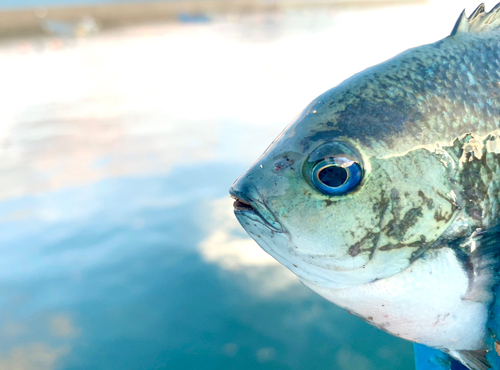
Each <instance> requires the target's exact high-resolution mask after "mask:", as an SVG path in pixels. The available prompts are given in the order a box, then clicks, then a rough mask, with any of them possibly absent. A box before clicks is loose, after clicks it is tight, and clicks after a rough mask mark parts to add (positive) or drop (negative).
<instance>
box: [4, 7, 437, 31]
mask: <svg viewBox="0 0 500 370" xmlns="http://www.w3.org/2000/svg"><path fill="white" fill-rule="evenodd" d="M425 2H427V1H426V0H187V1H152V2H142V3H133V2H131V3H110V4H98V5H97V4H96V5H85V6H54V7H39V8H34V9H26V8H24V9H12V10H3V11H0V38H8V37H9V38H10V37H16V36H17V37H19V36H21V37H22V36H33V35H39V34H51V33H52V32H51V29H50V27H47V24H48V23H47V22H58V23H60V24H68V25H78V24H79V23H81V22H82V20H84V22H87V23H88V21H89V20H92V22H94V23H95V24H96V25H98V27H99V29H107V28H114V27H121V26H126V25H133V24H141V23H151V22H197V21H209V20H210V16H213V15H219V14H220V15H224V14H227V15H241V14H248V13H258V12H279V11H284V10H287V9H300V8H306V7H307V8H311V7H350V6H357V7H359V6H375V7H380V6H387V5H396V4H397V5H403V4H415V3H425ZM76 35H77V36H78V33H76Z"/></svg>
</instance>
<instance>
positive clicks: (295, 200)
mask: <svg viewBox="0 0 500 370" xmlns="http://www.w3.org/2000/svg"><path fill="white" fill-rule="evenodd" d="M230 195H231V196H232V197H233V198H234V205H233V206H234V213H235V215H236V218H237V219H238V221H239V223H240V224H241V226H242V227H243V228H244V229H245V230H246V232H247V233H248V234H249V235H250V237H251V238H252V239H254V240H255V241H256V242H257V244H258V245H259V246H260V247H261V248H263V249H264V250H265V251H266V252H267V253H269V254H270V255H271V256H272V257H274V258H275V259H276V260H277V261H278V262H280V263H281V264H282V265H284V266H285V267H286V268H288V269H289V270H290V271H292V272H293V273H294V274H295V275H296V276H297V277H298V278H299V280H300V281H301V282H302V283H303V284H305V285H306V286H307V287H309V288H310V289H312V290H313V291H314V292H316V293H318V294H319V295H321V296H323V297H324V298H326V299H327V300H329V301H331V302H332V303H334V304H335V305H337V306H339V307H342V308H344V309H346V310H348V311H349V312H350V313H352V314H354V315H357V316H358V317H360V318H361V319H363V320H365V321H366V322H368V323H370V324H372V325H374V326H375V327H377V328H380V329H381V330H384V331H386V332H388V333H391V334H393V335H395V336H397V337H400V338H403V339H406V340H408V341H411V342H414V343H416V344H418V345H423V346H427V347H430V348H433V349H436V350H439V351H441V352H439V353H443V354H446V355H447V356H451V359H453V361H459V362H460V363H462V364H463V365H464V366H466V367H467V368H468V369H471V370H485V369H488V368H490V367H492V366H493V367H494V368H500V367H497V366H500V365H495V364H498V353H497V351H500V342H498V341H496V339H495V338H496V330H497V329H496V326H495V325H496V324H495V323H496V321H495V320H494V318H493V315H492V313H493V312H494V311H495V310H496V307H498V306H499V305H500V303H497V302H496V301H495V294H494V290H495V289H496V287H497V286H498V283H499V280H500V279H499V273H498V270H499V265H500V218H499V216H500V196H499V195H500V4H498V5H496V6H495V7H494V8H493V9H491V10H490V11H489V12H486V11H485V7H484V4H481V5H480V6H479V7H478V8H477V9H476V10H475V11H474V12H473V13H472V14H471V15H470V16H467V15H466V13H465V11H464V12H462V14H461V15H460V17H459V18H458V21H457V22H456V24H455V26H454V27H453V29H452V32H451V34H450V35H449V36H448V37H446V38H444V39H442V40H440V41H437V42H435V43H433V44H429V45H423V46H419V47H416V48H413V49H409V50H407V51H405V52H403V53H401V54H399V55H397V56H395V57H394V58H392V59H389V60H388V61H386V62H383V63H381V64H379V65H376V66H373V67H370V68H368V69H366V70H364V71H362V72H360V73H358V74H355V75H354V76H352V77H351V78H349V79H347V80H345V81H344V82H342V83H341V84H339V85H338V86H336V87H334V88H332V89H330V90H328V91H326V92H325V93H323V94H322V95H320V96H319V97H317V98H316V99H314V100H313V101H312V102H311V103H310V104H309V105H308V106H307V107H306V108H305V109H304V110H303V111H302V112H301V113H300V114H299V115H298V116H297V117H296V118H295V119H294V120H293V121H292V122H291V123H290V124H289V125H288V126H287V127H286V128H285V129H284V131H283V132H282V133H281V134H280V135H279V136H278V137H277V138H276V139H275V140H274V141H273V142H272V143H271V145H270V146H269V147H268V148H267V150H266V151H265V152H264V153H263V154H262V156H261V157H259V158H258V159H257V161H256V162H255V163H254V164H253V165H252V166H251V167H250V168H249V169H248V170H247V171H246V172H245V173H243V174H242V175H241V176H240V177H239V178H238V179H237V180H236V181H235V182H234V184H233V185H232V187H231V189H230ZM499 312H500V310H499Z"/></svg>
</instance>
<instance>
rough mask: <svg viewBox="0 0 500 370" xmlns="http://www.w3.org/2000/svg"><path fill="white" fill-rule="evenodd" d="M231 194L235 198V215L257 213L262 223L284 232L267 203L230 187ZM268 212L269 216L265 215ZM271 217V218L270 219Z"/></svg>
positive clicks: (278, 231) (276, 230)
mask: <svg viewBox="0 0 500 370" xmlns="http://www.w3.org/2000/svg"><path fill="white" fill-rule="evenodd" d="M229 195H230V196H231V198H233V199H234V203H233V207H234V213H235V215H237V216H238V215H242V216H250V215H255V216H257V217H258V218H259V219H261V220H262V224H263V225H265V226H266V227H268V228H269V229H271V230H272V231H274V232H277V233H283V232H284V229H283V226H282V225H281V223H280V222H279V221H278V220H277V219H276V217H275V216H274V214H273V213H272V212H271V211H270V210H269V208H267V207H266V205H265V204H264V203H263V202H262V201H259V200H257V199H253V198H251V197H250V196H248V194H246V193H243V192H241V191H238V190H235V189H233V188H231V189H229ZM264 214H267V217H265V216H264ZM270 218H271V219H270Z"/></svg>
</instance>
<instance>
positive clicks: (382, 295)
mask: <svg viewBox="0 0 500 370" xmlns="http://www.w3.org/2000/svg"><path fill="white" fill-rule="evenodd" d="M304 283H305V284H306V285H307V286H309V287H310V288H311V289H312V290H314V291H315V292H317V293H318V294H320V295H321V296H323V297H325V298H326V299H328V300H329V301H331V302H333V303H335V304H336V305H338V306H340V307H343V308H345V309H347V310H349V311H350V312H352V313H354V314H356V315H358V316H361V317H363V318H364V319H365V320H366V321H368V322H370V323H371V324H373V325H375V326H378V327H380V328H381V329H383V330H385V331H387V332H389V333H392V334H394V335H396V336H398V337H401V338H405V339H407V340H411V341H413V342H418V343H422V344H425V345H427V346H430V347H435V348H447V349H451V350H476V349H482V348H483V347H484V341H483V340H484V338H485V335H486V323H487V315H488V306H489V303H490V302H474V301H472V300H469V299H468V298H466V299H464V297H470V296H471V294H470V292H468V288H469V279H468V277H467V274H466V272H465V270H464V268H463V267H462V265H461V263H460V262H459V261H458V260H457V258H456V256H455V253H454V252H453V251H452V250H451V249H448V248H443V249H438V250H433V251H430V252H429V253H427V254H426V256H425V257H423V258H420V259H419V260H417V261H415V262H414V263H413V264H412V265H411V266H410V267H408V268H407V269H406V270H403V271H402V272H400V273H398V274H396V275H393V276H391V277H389V278H385V279H382V280H378V281H376V282H373V283H368V284H362V285H357V286H354V287H349V288H344V289H330V288H323V287H321V286H319V285H316V284H314V283H311V282H308V281H304Z"/></svg>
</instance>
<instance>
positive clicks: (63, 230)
mask: <svg viewBox="0 0 500 370" xmlns="http://www.w3.org/2000/svg"><path fill="white" fill-rule="evenodd" d="M25 3H26V4H27V2H25ZM19 4H20V3H19V2H17V1H16V5H19ZM3 5H5V2H4V3H3ZM287 17H291V18H287ZM301 17H302V15H301V14H299V15H293V14H292V15H291V16H286V15H279V16H276V17H274V16H273V17H270V16H268V15H266V16H262V17H261V16H259V17H257V18H255V19H254V18H250V19H243V20H242V21H239V20H235V21H234V22H233V21H232V22H233V23H231V22H229V21H224V22H222V23H220V24H218V23H216V22H214V23H208V24H182V25H157V26H151V27H149V26H144V27H143V28H133V29H130V30H127V29H124V30H122V31H113V32H111V33H106V32H103V33H101V34H97V35H94V36H92V37H89V38H87V39H74V40H73V39H67V40H66V39H65V40H59V39H57V38H51V37H47V38H41V37H37V38H35V39H33V40H29V39H27V40H13V41H12V42H11V43H6V44H3V46H0V64H1V65H3V66H4V68H3V70H2V71H0V79H1V80H2V83H3V84H4V85H6V86H7V87H4V89H2V91H0V94H1V93H2V92H3V95H2V99H1V100H2V102H3V103H2V104H3V105H2V108H1V109H0V156H1V158H2V161H0V369H23V370H84V369H85V370H87V369H88V370H115V369H116V370H128V369H130V370H150V369H169V370H170V369H171V370H177V369H179V370H191V369H193V370H205V369H207V370H208V369H214V370H232V369H248V370H260V369H269V370H271V369H272V370H285V369H286V370H295V369H297V370H298V369H300V370H327V369H328V370H331V369H336V370H384V369H398V370H412V369H414V360H413V349H412V345H411V344H410V343H408V342H406V341H404V340H402V339H399V338H395V337H393V336H390V335H388V334H386V333H384V332H382V331H380V330H378V329H376V328H374V327H372V326H370V325H368V324H366V323H365V322H363V321H362V320H360V319H359V318H357V317H355V316H353V315H350V314H349V313H347V312H346V311H344V310H342V309H340V308H338V307H336V306H334V305H333V304H331V303H329V302H328V301H326V300H325V299H323V298H321V297H319V296H318V295H316V294H315V293H313V292H312V291H310V290H309V289H308V288H306V287H305V286H303V285H302V284H300V283H299V282H298V280H297V279H296V278H295V276H293V275H292V274H291V273H290V272H289V271H288V270H286V268H284V267H283V266H281V265H279V264H277V263H273V261H272V260H271V259H265V258H264V257H266V255H265V254H264V253H263V252H261V250H260V248H259V246H258V245H257V244H255V243H254V242H253V241H252V240H251V239H250V238H249V237H248V236H247V235H246V233H245V232H244V231H243V230H242V229H241V227H240V226H239V225H238V223H237V221H236V219H235V218H234V215H233V214H232V201H231V199H230V198H229V196H228V189H229V187H230V186H231V184H232V183H233V181H234V180H235V179H236V178H237V177H238V176H239V175H240V174H241V173H243V172H244V171H245V170H246V168H248V166H249V165H250V164H251V163H252V161H253V160H255V159H257V158H258V156H259V155H260V153H262V152H263V151H264V150H265V148H266V147H267V145H269V143H271V141H272V140H273V138H274V137H276V136H277V135H278V134H279V132H280V131H281V130H282V129H283V128H284V127H285V126H286V124H287V122H288V121H289V120H291V119H292V118H293V115H295V114H297V113H298V112H300V109H302V108H303V106H304V105H306V104H307V101H308V99H312V98H313V97H314V96H315V95H314V94H317V93H319V92H321V88H318V87H313V88H311V87H308V86H309V83H310V82H311V77H310V67H307V66H309V65H311V63H312V62H311V61H310V60H306V61H304V64H303V65H302V66H298V67H297V66H292V67H291V69H290V71H289V72H287V71H286V70H285V71H284V72H283V73H282V70H283V68H287V66H288V63H289V62H290V63H291V61H293V59H294V58H295V56H296V48H297V47H298V46H297V45H298V44H297V43H300V42H305V44H306V45H311V44H312V43H313V42H314V40H316V39H317V36H316V35H317V32H319V31H321V30H322V27H323V28H325V27H327V26H324V25H322V24H321V22H318V19H325V22H326V24H327V25H328V27H329V24H330V23H331V21H330V19H329V18H328V17H327V16H326V15H325V13H324V12H321V13H317V14H316V13H314V14H312V15H308V16H307V17H308V18H304V19H302V18H301ZM321 17H324V18H321ZM297 19H298V20H299V21H301V22H302V23H300V22H297ZM297 24H299V25H301V27H306V26H307V25H310V27H311V28H312V31H310V30H308V29H305V30H304V29H302V28H301V29H297ZM307 27H309V26H307ZM294 32H295V33H294ZM295 34H299V35H301V36H300V37H297V38H295V36H294V35H295ZM335 34H337V31H335ZM283 39H284V41H283V42H281V41H282V40H283ZM326 39H333V38H332V37H328V38H326ZM269 40H271V41H272V42H270V41H269ZM301 40H303V41H301ZM302 48H304V49H305V47H304V46H302ZM299 49H300V47H299ZM318 49H320V48H319V47H316V46H312V50H318ZM289 55H291V56H289ZM280 57H282V58H284V59H283V61H282V62H279V58H280ZM320 59H321V60H326V59H328V58H326V57H323V58H320ZM328 63H330V62H328ZM313 65H314V67H315V68H316V65H317V61H316V60H314V61H313ZM330 70H335V69H332V68H330ZM1 73H3V74H1ZM280 73H282V75H281V74H280ZM301 74H302V76H303V77H302V80H303V81H306V82H307V84H303V85H302V86H301V87H296V86H295V85H293V84H291V85H285V83H286V82H287V81H288V80H289V79H294V81H295V82H293V81H292V82H293V83H296V81H300V78H301V77H300V76H301ZM280 76H281V77H280ZM317 80H327V81H326V82H327V84H328V85H329V84H331V83H332V82H331V81H333V79H332V78H331V77H329V78H327V77H323V75H321V78H318V79H315V80H314V81H317ZM314 81H313V82H314ZM291 87H293V88H291ZM308 88H309V89H310V90H311V91H309V90H307V89H308ZM292 90H293V91H292ZM316 90H319V91H317V92H316ZM288 91H290V94H289V95H286V96H282V95H283V94H285V93H287V92H288ZM300 94H303V95H304V96H300ZM294 99H296V101H294ZM266 104H267V105H266ZM266 107H267V108H266ZM257 252H259V253H262V254H260V255H258V254H257Z"/></svg>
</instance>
